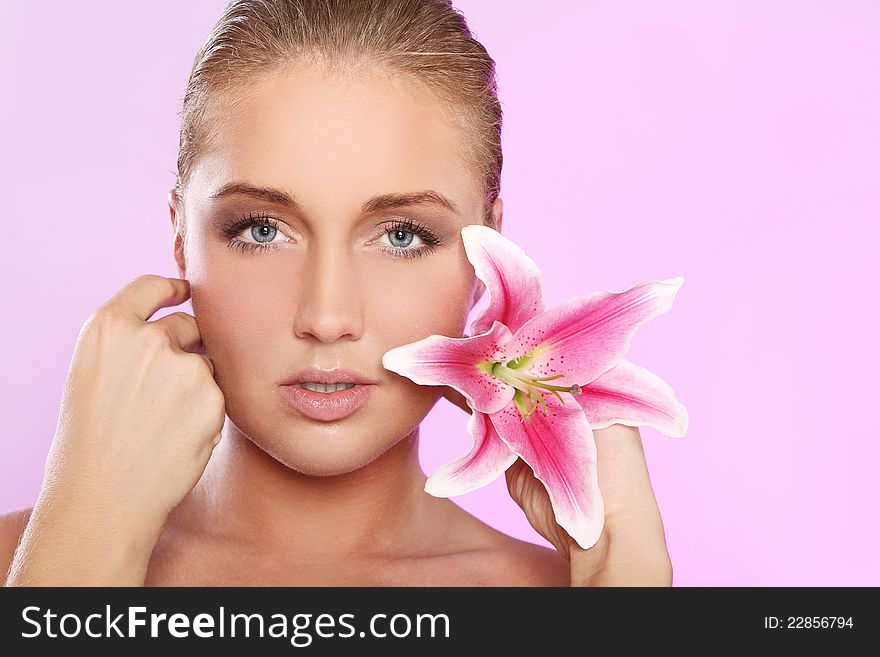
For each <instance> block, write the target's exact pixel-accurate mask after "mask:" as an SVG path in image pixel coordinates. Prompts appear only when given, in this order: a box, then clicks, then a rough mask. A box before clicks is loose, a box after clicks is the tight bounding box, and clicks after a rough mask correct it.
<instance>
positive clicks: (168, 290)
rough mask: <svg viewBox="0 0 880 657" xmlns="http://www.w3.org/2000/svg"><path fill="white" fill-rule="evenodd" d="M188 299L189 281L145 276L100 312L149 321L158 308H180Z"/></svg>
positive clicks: (106, 304) (105, 305)
mask: <svg viewBox="0 0 880 657" xmlns="http://www.w3.org/2000/svg"><path fill="white" fill-rule="evenodd" d="M189 295H190V288H189V281H187V280H186V279H183V278H166V277H165V276H159V275H157V274H143V275H142V276H138V277H137V278H135V279H134V280H133V281H131V282H129V283H128V284H127V285H125V287H123V288H122V289H121V290H119V291H118V292H117V293H116V294H115V295H113V296H112V297H111V298H110V300H109V301H107V302H106V303H105V304H104V305H103V306H101V308H102V309H104V310H110V311H115V312H119V313H123V314H129V315H132V316H134V317H136V318H138V319H140V320H142V321H147V320H148V319H150V317H152V316H153V315H154V314H155V313H156V311H157V310H159V308H164V307H167V306H176V305H178V304H181V303H183V302H184V301H186V300H187V299H188V298H189Z"/></svg>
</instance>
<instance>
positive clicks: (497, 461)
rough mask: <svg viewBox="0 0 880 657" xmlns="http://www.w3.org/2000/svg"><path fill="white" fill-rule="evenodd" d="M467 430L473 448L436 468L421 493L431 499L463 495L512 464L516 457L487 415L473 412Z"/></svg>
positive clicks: (482, 484) (487, 482)
mask: <svg viewBox="0 0 880 657" xmlns="http://www.w3.org/2000/svg"><path fill="white" fill-rule="evenodd" d="M467 428H468V432H469V433H470V434H471V437H472V438H473V439H474V444H473V447H472V448H471V450H470V451H469V452H468V453H467V454H464V455H463V456H459V457H458V458H457V459H455V460H453V461H450V462H449V463H446V464H445V465H442V466H440V467H439V468H437V470H435V471H434V473H433V474H432V475H431V476H430V477H428V480H427V481H426V482H425V492H427V493H430V494H431V495H433V496H435V497H452V496H453V495H464V494H465V493H469V492H470V491H472V490H476V489H477V488H482V487H483V486H485V485H486V484H489V483H491V482H492V481H493V480H494V479H495V478H496V477H498V475H500V474H501V473H502V472H504V471H505V470H507V468H509V467H510V466H511V465H513V462H514V461H516V459H517V455H516V454H514V453H513V452H511V451H510V448H509V447H508V446H507V443H505V442H504V441H503V440H501V438H499V437H498V433H497V432H496V431H495V427H494V426H493V425H492V421H491V420H490V419H489V416H488V415H486V414H485V413H480V412H479V411H473V412H472V413H471V417H470V419H469V420H468V424H467Z"/></svg>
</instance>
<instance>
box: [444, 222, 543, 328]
mask: <svg viewBox="0 0 880 657" xmlns="http://www.w3.org/2000/svg"><path fill="white" fill-rule="evenodd" d="M461 239H462V241H463V242H464V250H465V253H466V254H467V258H468V260H469V261H470V263H471V264H472V265H473V267H474V272H475V273H476V275H477V278H479V279H480V280H481V281H483V283H484V284H485V285H486V293H487V294H488V295H489V305H488V306H486V308H485V309H484V310H483V311H482V312H481V313H480V315H479V316H478V317H477V318H476V319H475V320H474V321H473V323H472V324H471V328H470V332H471V335H476V334H479V333H485V332H486V331H488V330H489V328H490V327H491V326H492V322H493V321H496V320H497V321H499V322H501V323H502V324H504V325H505V326H507V328H509V329H510V330H511V332H513V333H515V332H516V331H517V329H519V327H520V326H522V325H523V324H524V323H526V322H527V321H528V320H530V319H531V318H532V317H535V316H536V315H538V314H540V313H542V312H543V311H544V297H543V293H542V291H541V288H542V285H543V275H542V274H541V270H540V269H538V266H537V265H536V264H535V261H534V260H532V259H531V258H530V257H529V256H528V255H527V254H526V252H525V251H524V250H523V249H522V247H520V246H519V245H518V244H516V242H514V241H512V240H510V239H508V238H507V237H505V236H504V235H502V234H501V233H499V232H498V231H497V230H495V229H494V228H489V227H488V226H483V225H480V224H473V225H469V226H465V227H464V228H462V229H461Z"/></svg>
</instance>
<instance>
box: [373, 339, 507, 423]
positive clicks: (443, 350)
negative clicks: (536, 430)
mask: <svg viewBox="0 0 880 657" xmlns="http://www.w3.org/2000/svg"><path fill="white" fill-rule="evenodd" d="M512 339H513V335H512V334H511V332H510V331H509V330H508V329H507V327H506V326H505V325H504V324H501V323H500V322H493V324H492V328H491V329H490V330H489V331H488V332H487V333H483V334H480V335H475V336H472V337H466V338H450V337H447V336H445V335H429V336H428V337H427V338H424V339H422V340H418V341H417V342H411V343H409V344H405V345H402V346H400V347H395V348H394V349H390V350H389V351H386V352H385V354H384V355H383V356H382V365H383V367H385V369H387V370H391V371H392V372H397V373H398V374H400V375H401V376H405V377H407V378H408V379H411V380H412V381H413V382H415V383H418V384H419V385H425V386H449V387H451V388H454V389H455V390H458V391H459V392H460V393H461V394H463V395H464V396H465V398H466V399H467V400H468V404H469V405H470V407H471V408H473V409H476V410H477V411H480V412H481V413H494V412H495V411H498V410H501V409H502V408H504V406H506V405H507V404H508V403H510V400H511V399H513V393H514V389H513V388H511V387H510V386H508V385H507V384H505V383H502V382H501V381H499V380H498V379H496V378H495V377H494V376H492V375H491V374H489V373H488V372H487V371H485V370H483V369H480V368H479V367H477V365H478V364H479V363H480V362H485V361H496V360H497V361H501V360H504V359H505V358H506V354H507V349H508V346H509V344H510V342H511V340H512Z"/></svg>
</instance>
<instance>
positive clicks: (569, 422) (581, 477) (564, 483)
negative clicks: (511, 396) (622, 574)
mask: <svg viewBox="0 0 880 657" xmlns="http://www.w3.org/2000/svg"><path fill="white" fill-rule="evenodd" d="M539 394H541V395H542V396H543V397H544V400H545V401H546V403H547V410H548V411H549V415H546V416H545V415H544V412H543V405H539V406H538V408H537V409H536V410H535V411H534V412H533V413H532V414H531V415H529V416H528V417H527V418H526V419H525V421H523V422H520V420H521V417H522V416H521V415H520V412H519V410H518V409H517V408H516V406H515V404H510V405H508V406H506V407H505V408H503V409H502V410H501V411H499V412H497V413H493V414H492V415H491V416H490V417H491V419H492V423H493V424H494V425H495V429H496V430H497V431H498V435H499V436H500V437H501V439H502V440H503V441H504V442H505V443H507V445H508V447H510V449H511V451H512V452H514V453H515V454H518V455H519V456H520V457H522V459H523V461H525V462H526V463H528V464H529V465H530V466H531V468H532V470H533V471H534V473H535V477H537V478H538V479H539V480H540V481H541V482H542V483H543V484H544V487H545V488H546V489H547V493H548V495H549V496H550V502H551V504H552V505H553V511H554V514H555V516H556V521H557V522H558V523H559V524H560V525H562V528H563V529H565V531H567V532H568V533H569V534H570V535H571V537H572V538H574V539H575V540H576V541H577V542H578V545H580V546H581V547H582V548H584V549H588V548H590V547H592V546H593V545H595V544H596V541H598V540H599V535H600V534H601V533H602V527H603V526H604V524H605V503H604V502H603V500H602V494H601V492H600V491H599V477H598V471H597V469H596V455H597V450H596V442H595V439H594V437H593V431H592V429H591V428H590V424H589V422H588V421H587V417H586V415H585V414H584V411H583V409H582V408H581V407H580V406H579V405H578V404H575V403H574V402H573V401H570V402H568V403H566V404H565V405H563V404H561V403H560V402H559V400H558V399H557V398H556V396H555V395H552V394H546V395H545V394H544V393H543V392H542V393H539Z"/></svg>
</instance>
